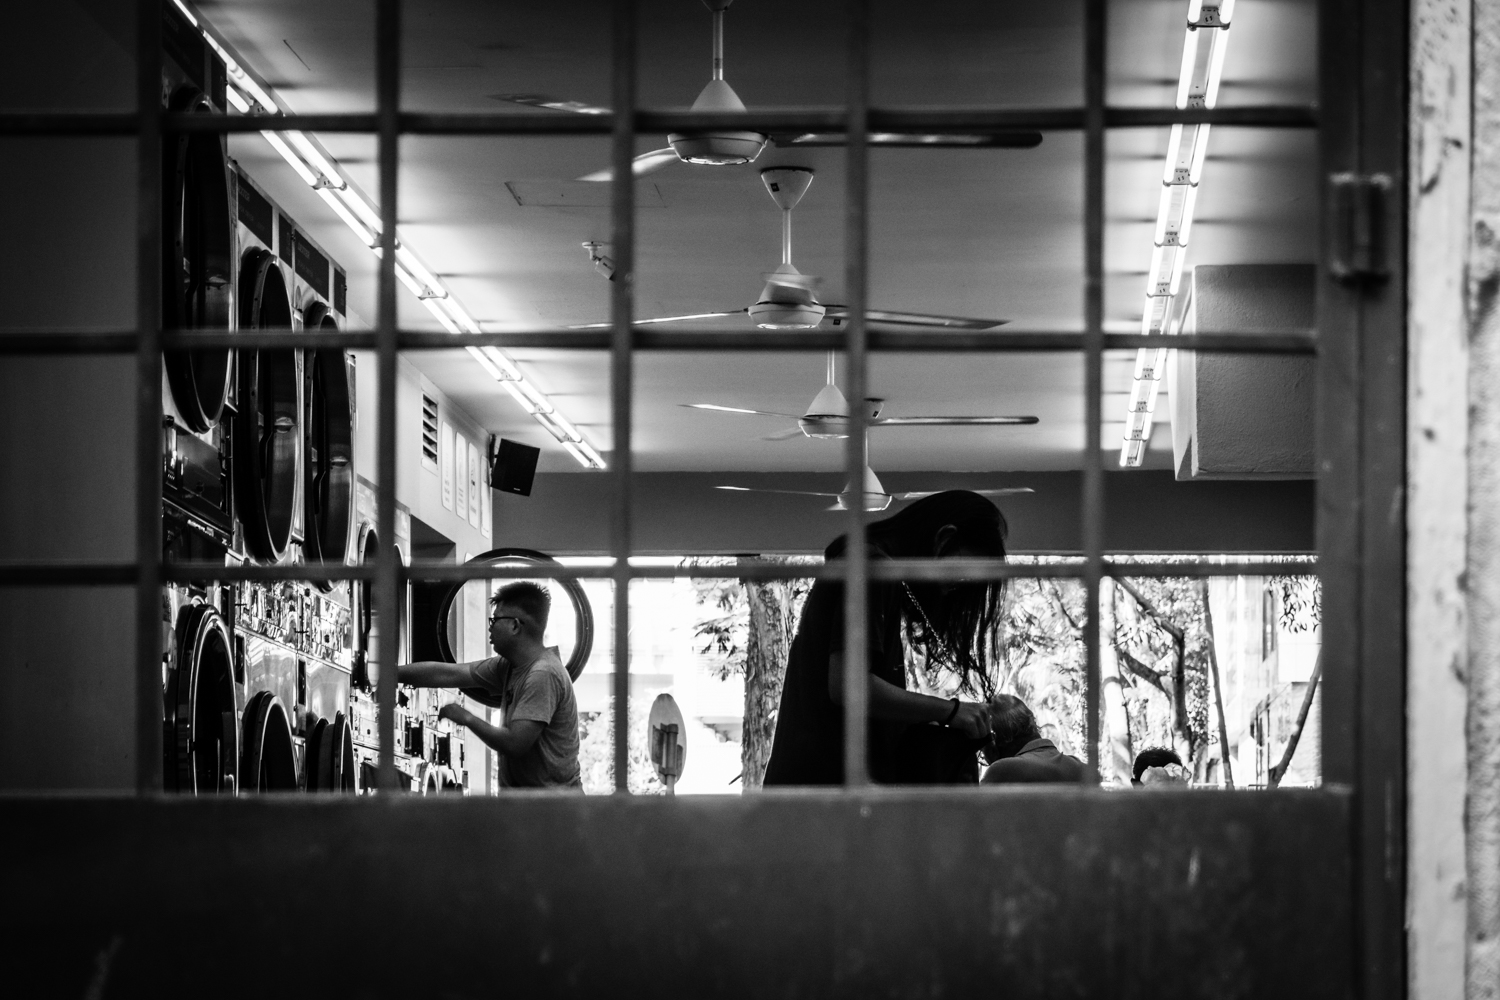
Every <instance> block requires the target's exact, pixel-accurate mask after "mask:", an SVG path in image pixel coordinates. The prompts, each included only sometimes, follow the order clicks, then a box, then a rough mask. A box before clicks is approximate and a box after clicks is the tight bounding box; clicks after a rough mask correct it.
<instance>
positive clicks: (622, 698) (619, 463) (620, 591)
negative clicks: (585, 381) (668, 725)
mask: <svg viewBox="0 0 1500 1000" xmlns="http://www.w3.org/2000/svg"><path fill="white" fill-rule="evenodd" d="M635 28H636V25H635V0H615V17H614V52H613V68H614V80H613V93H612V94H611V101H612V102H613V105H614V111H615V114H614V131H613V136H612V137H613V142H614V145H613V150H612V151H613V157H612V159H613V163H614V178H613V181H612V183H611V185H610V186H611V188H612V189H613V190H612V191H611V196H612V197H611V209H612V212H613V216H612V219H611V230H612V232H611V235H610V239H611V240H612V241H613V244H612V245H613V249H614V255H615V275H614V277H615V280H614V281H613V282H611V283H610V300H609V305H610V321H611V322H612V323H613V324H614V325H613V328H612V331H611V336H610V408H611V417H612V424H613V438H614V440H613V452H612V454H611V456H610V461H611V462H612V463H613V465H614V511H613V524H612V525H611V542H612V547H613V549H614V557H615V560H614V567H613V569H614V574H613V576H614V583H615V601H614V612H615V614H614V619H615V621H614V633H615V634H614V653H615V673H614V698H613V701H614V730H613V734H614V762H615V791H616V792H627V793H628V792H629V790H630V544H631V540H630V473H631V468H632V466H633V464H634V463H633V462H632V461H631V458H632V456H631V453H630V449H631V447H632V445H631V423H630V421H631V407H632V401H633V395H634V391H633V390H634V388H635V387H634V383H633V381H632V380H633V379H634V376H635V373H634V366H633V359H632V357H631V343H630V340H631V330H630V324H631V322H632V321H633V318H634V314H635V303H634V283H635V169H634V162H633V161H634V159H635V58H636V52H635V48H636V46H635Z"/></svg>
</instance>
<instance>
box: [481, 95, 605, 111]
mask: <svg viewBox="0 0 1500 1000" xmlns="http://www.w3.org/2000/svg"><path fill="white" fill-rule="evenodd" d="M490 100H492V101H508V102H509V103H511V104H524V105H526V106H527V107H528V108H543V109H545V110H547V111H572V112H575V113H576V114H580V115H607V114H609V108H602V107H600V106H599V105H597V104H585V103H583V102H582V101H559V100H557V99H556V98H553V97H548V96H547V95H546V94H491V95H490Z"/></svg>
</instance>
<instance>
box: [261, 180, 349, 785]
mask: <svg viewBox="0 0 1500 1000" xmlns="http://www.w3.org/2000/svg"><path fill="white" fill-rule="evenodd" d="M236 181H237V185H236V186H237V197H236V203H237V206H238V210H239V212H238V215H239V217H238V226H237V237H238V250H239V253H238V259H239V292H240V307H239V325H240V329H242V330H253V329H288V328H304V329H305V328H306V325H305V322H304V320H305V318H306V317H307V315H308V314H312V316H313V317H314V322H315V323H316V324H317V328H319V329H326V328H329V327H332V328H334V329H336V328H337V326H338V324H339V322H340V321H341V320H342V318H343V309H342V306H343V303H342V302H339V303H337V306H338V308H335V303H334V302H332V301H330V300H329V298H327V297H326V295H325V293H331V291H332V289H333V288H335V287H341V286H342V284H343V280H344V278H343V273H342V271H339V270H338V269H337V268H335V267H334V265H333V264H332V263H331V261H330V260H329V258H328V256H327V255H326V254H324V253H323V252H322V251H321V250H320V249H319V248H318V247H317V246H316V244H314V243H313V242H312V240H311V239H310V238H309V237H308V236H307V235H306V234H305V233H303V232H301V231H299V230H298V228H297V226H296V224H295V223H294V222H293V221H292V220H291V218H290V217H289V216H288V215H287V214H286V213H285V212H283V211H282V210H281V209H279V208H278V207H277V205H276V204H275V203H274V202H273V201H272V200H271V199H270V198H269V197H268V196H267V195H266V194H265V192H264V191H262V190H261V189H260V188H259V187H258V186H257V185H256V184H255V183H254V182H253V181H252V180H251V179H250V178H249V177H247V176H245V175H244V174H242V173H238V172H237V173H236ZM237 388H238V396H239V408H238V413H237V416H236V423H235V440H236V441H237V442H240V443H241V446H240V448H239V449H238V451H237V453H236V462H235V482H236V491H235V497H236V502H237V504H238V508H239V525H240V535H239V540H240V541H241V542H242V545H243V554H244V557H245V558H246V559H247V560H249V561H252V562H256V563H260V564H265V565H298V564H307V565H318V564H324V563H326V564H332V565H343V564H344V563H345V561H346V558H347V556H348V549H349V539H350V533H351V523H352V510H353V495H352V489H351V486H352V480H353V474H354V469H353V460H354V448H353V409H352V406H351V405H350V400H351V398H352V396H351V393H350V378H349V366H348V362H347V359H346V356H345V354H344V352H343V351H342V350H338V349H333V350H326V351H325V350H309V351H302V350H293V349H290V348H278V349H274V350H258V351H251V350H244V351H241V352H240V356H239V378H238V382H237ZM235 595H236V596H235V615H234V622H233V627H234V631H235V637H236V642H237V643H238V644H239V649H240V651H241V655H242V658H243V663H244V676H245V690H246V695H247V702H246V724H245V726H244V733H245V738H246V746H245V750H244V754H245V759H246V764H245V774H246V776H247V777H246V781H247V782H249V781H250V780H251V776H253V777H254V780H255V781H257V782H258V784H257V786H256V787H259V788H260V789H262V790H275V789H282V788H285V787H286V786H285V782H286V777H287V776H286V773H285V771H284V769H276V768H272V767H271V766H270V765H269V764H267V765H266V766H264V767H261V768H260V769H259V770H257V769H256V768H255V766H254V765H255V763H256V761H264V762H272V761H279V760H282V759H285V758H287V757H290V758H291V759H292V760H293V761H294V762H295V768H294V772H293V773H294V777H293V778H292V787H302V788H305V789H307V790H309V791H352V790H355V789H356V788H357V782H358V775H357V772H356V769H355V766H354V750H353V740H352V736H353V734H352V732H351V729H350V723H349V717H348V709H349V671H350V668H351V666H352V640H351V625H352V616H351V608H350V600H349V588H348V585H347V584H346V583H343V582H338V583H330V582H323V583H319V584H310V583H302V582H290V581H288V582H278V583H269V584H266V583H243V584H240V585H238V586H237V587H236V588H235ZM247 787H248V786H247Z"/></svg>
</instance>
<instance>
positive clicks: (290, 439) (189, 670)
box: [162, 5, 357, 793]
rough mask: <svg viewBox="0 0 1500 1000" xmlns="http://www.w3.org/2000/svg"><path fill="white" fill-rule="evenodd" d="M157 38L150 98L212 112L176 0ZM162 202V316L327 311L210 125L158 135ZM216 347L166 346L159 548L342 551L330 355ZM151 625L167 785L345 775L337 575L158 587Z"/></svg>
mask: <svg viewBox="0 0 1500 1000" xmlns="http://www.w3.org/2000/svg"><path fill="white" fill-rule="evenodd" d="M163 51H164V55H165V58H164V61H163V66H162V95H163V96H162V100H163V106H164V107H166V108H168V109H170V110H173V111H177V112H189V113H202V114H223V113H224V86H225V69H224V64H223V62H222V61H221V60H220V59H219V58H218V57H217V55H216V54H215V53H214V52H213V51H212V50H211V49H210V48H209V47H208V46H207V44H206V43H205V42H204V40H203V36H202V35H201V34H200V33H199V32H198V31H197V29H196V28H195V27H194V26H193V25H191V24H189V23H188V22H187V20H186V19H185V18H184V17H183V16H182V14H181V13H180V12H179V11H178V10H177V9H176V8H175V7H174V6H172V5H164V8H163ZM162 205H163V219H162V222H163V260H162V264H163V279H164V280H163V288H162V317H163V326H164V328H166V329H169V330H177V329H186V330H202V331H218V332H222V333H224V334H225V335H226V341H227V342H228V343H232V342H233V337H232V333H233V331H235V330H236V329H239V330H255V329H280V330H294V329H298V328H300V327H301V326H302V323H301V315H302V313H304V312H306V313H311V314H313V316H314V318H313V320H312V322H313V324H314V325H315V326H317V327H318V328H324V327H326V326H327V325H328V324H335V325H336V324H338V323H340V322H342V319H343V311H344V303H343V294H342V288H343V286H344V276H343V273H342V271H340V270H339V269H338V268H336V267H335V266H334V265H333V264H332V262H331V261H330V260H329V258H328V257H327V256H326V255H325V254H323V253H322V251H321V250H319V249H318V248H317V247H316V245H315V244H313V242H312V241H311V240H309V239H307V237H306V236H305V235H303V234H301V233H299V232H297V230H296V227H295V226H294V225H293V224H292V223H291V221H290V220H289V219H288V218H287V217H286V216H285V215H284V214H283V213H282V212H280V211H279V210H278V209H277V208H276V206H275V204H274V203H273V202H272V201H271V200H270V199H269V198H268V197H266V195H265V193H264V192H263V191H261V190H260V189H259V188H258V187H256V185H255V184H254V183H253V182H251V181H250V180H249V179H248V178H246V177H245V176H244V175H243V174H241V173H240V172H239V171H238V170H237V169H236V168H234V166H233V164H232V163H231V162H230V161H229V159H228V157H227V154H226V146H225V143H224V140H223V138H222V137H221V136H216V135H210V134H207V133H178V134H174V135H171V136H169V137H168V138H167V139H166V140H165V142H164V145H163V188H162ZM299 246H301V247H302V248H303V249H302V252H301V254H300V256H299V253H298V247H299ZM228 343H226V346H225V347H224V348H223V349H217V350H198V351H182V352H170V353H168V354H167V355H166V356H165V357H164V359H163V371H162V378H163V383H164V386H163V389H164V391H163V404H162V425H163V471H162V475H163V480H162V495H163V503H162V537H163V548H164V556H165V558H167V559H168V560H170V561H173V562H180V561H184V560H193V561H200V562H208V563H216V564H225V565H239V564H242V563H246V562H250V563H256V564H261V565H273V564H282V565H286V564H298V563H303V562H306V563H311V564H317V563H322V562H330V563H334V564H342V563H344V561H345V560H346V558H347V556H348V551H347V550H348V541H349V538H350V534H351V530H352V507H353V491H352V484H353V475H354V470H353V466H352V462H353V453H354V452H353V424H352V420H353V414H352V407H351V405H350V400H351V399H352V394H351V392H350V382H349V377H348V366H347V364H345V363H344V362H343V352H341V351H335V352H332V353H331V354H329V353H328V352H316V351H315V352H307V354H308V355H309V357H310V358H311V361H310V362H309V361H308V358H305V357H304V352H303V351H301V350H294V349H291V348H279V349H275V350H247V351H239V352H235V351H232V350H230V349H229V347H228ZM305 411H310V412H305ZM310 532H311V534H310ZM163 631H164V633H165V636H164V637H165V643H164V649H165V650H166V653H165V655H164V657H163V671H162V691H163V709H164V717H165V731H164V733H163V737H164V739H163V752H164V760H163V772H164V784H165V786H166V788H167V789H168V790H175V791H181V792H186V793H206V792H225V793H234V792H238V791H247V792H248V791H292V790H296V789H298V788H307V789H309V790H325V789H327V790H353V789H354V788H355V787H356V782H357V771H356V768H355V760H354V750H353V739H352V736H353V733H352V729H351V726H350V723H349V719H348V707H349V670H350V667H351V665H352V662H351V656H352V616H351V609H350V601H349V588H348V585H347V584H343V583H340V584H325V585H323V586H322V587H321V588H318V587H314V586H312V585H310V584H303V583H275V584H238V585H233V586H227V585H223V584H222V583H218V582H214V581H212V580H205V581H201V582H193V583H188V584H174V585H170V586H168V587H166V588H164V595H163Z"/></svg>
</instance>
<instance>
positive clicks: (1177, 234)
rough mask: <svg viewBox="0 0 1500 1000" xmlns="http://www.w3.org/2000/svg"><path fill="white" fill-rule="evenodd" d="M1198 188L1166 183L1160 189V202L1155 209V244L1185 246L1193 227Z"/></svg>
mask: <svg viewBox="0 0 1500 1000" xmlns="http://www.w3.org/2000/svg"><path fill="white" fill-rule="evenodd" d="M1197 200H1198V189H1197V188H1195V187H1193V186H1191V185H1189V184H1168V185H1165V186H1163V187H1162V189H1161V204H1160V205H1159V206H1158V208H1157V211H1156V236H1155V238H1154V239H1153V240H1152V242H1154V243H1155V244H1156V245H1157V246H1167V245H1171V246H1178V247H1185V246H1187V243H1188V233H1189V231H1190V230H1191V229H1192V227H1193V206H1194V203H1195V202H1196V201H1197Z"/></svg>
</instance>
